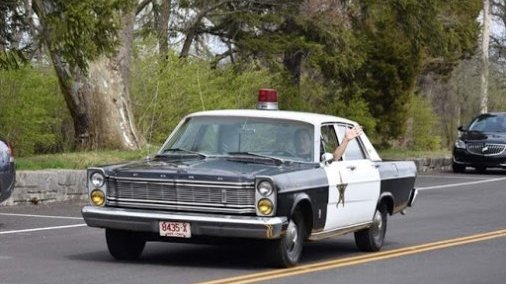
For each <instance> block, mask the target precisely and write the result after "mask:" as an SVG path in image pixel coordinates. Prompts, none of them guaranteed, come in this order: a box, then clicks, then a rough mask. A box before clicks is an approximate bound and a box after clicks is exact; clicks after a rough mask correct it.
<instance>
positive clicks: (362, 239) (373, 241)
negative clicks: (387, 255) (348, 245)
mask: <svg viewBox="0 0 506 284" xmlns="http://www.w3.org/2000/svg"><path fill="white" fill-rule="evenodd" d="M387 219H388V212H387V208H386V206H385V205H384V204H381V205H380V206H379V208H378V209H376V212H375V213H374V217H373V223H372V226H371V227H369V228H367V229H364V230H361V231H358V232H355V244H356V245H357V247H358V249H359V250H361V251H370V252H374V251H379V250H380V249H381V247H382V246H383V242H384V240H385V234H386V232H387Z"/></svg>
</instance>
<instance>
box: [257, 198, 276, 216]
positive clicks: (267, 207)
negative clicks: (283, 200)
mask: <svg viewBox="0 0 506 284" xmlns="http://www.w3.org/2000/svg"><path fill="white" fill-rule="evenodd" d="M257 207H258V211H260V213H262V214H264V215H269V214H271V213H272V208H274V206H273V204H272V201H270V200H269V199H267V198H262V199H260V201H258V204H257Z"/></svg>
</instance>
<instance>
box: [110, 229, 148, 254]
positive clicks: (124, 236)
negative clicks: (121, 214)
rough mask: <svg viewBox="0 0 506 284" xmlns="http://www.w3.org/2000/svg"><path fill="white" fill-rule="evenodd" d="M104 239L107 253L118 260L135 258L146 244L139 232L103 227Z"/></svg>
mask: <svg viewBox="0 0 506 284" xmlns="http://www.w3.org/2000/svg"><path fill="white" fill-rule="evenodd" d="M105 239H106V241H107V248H108V249H109V253H110V254H111V255H112V256H113V257H114V258H115V259H118V260H134V259H137V258H138V257H139V256H140V255H141V253H142V251H143V250H144V246H145V245H146V240H145V239H143V238H142V237H141V236H140V235H139V233H136V232H131V231H122V230H113V229H105Z"/></svg>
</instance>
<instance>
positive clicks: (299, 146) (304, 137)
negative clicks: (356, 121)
mask: <svg viewBox="0 0 506 284" xmlns="http://www.w3.org/2000/svg"><path fill="white" fill-rule="evenodd" d="M360 134H362V127H361V126H360V125H357V126H355V127H353V128H346V130H345V134H344V139H343V141H342V142H341V144H340V145H339V146H337V148H336V149H335V150H334V153H333V154H334V161H338V160H339V159H341V157H342V156H343V153H344V151H345V150H346V146H348V142H350V141H351V140H353V139H355V138H356V137H357V136H359V135H360ZM294 138H295V151H296V153H297V156H299V157H301V158H303V159H304V160H306V161H310V160H311V157H312V152H313V142H312V141H311V134H310V133H309V130H308V129H299V130H297V131H296V132H295V137H294Z"/></svg>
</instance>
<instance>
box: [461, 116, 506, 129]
mask: <svg viewBox="0 0 506 284" xmlns="http://www.w3.org/2000/svg"><path fill="white" fill-rule="evenodd" d="M468 130H471V131H482V132H506V115H491V114H486V115H480V116H478V117H477V118H475V119H474V120H473V121H472V122H471V124H469V127H468Z"/></svg>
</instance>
